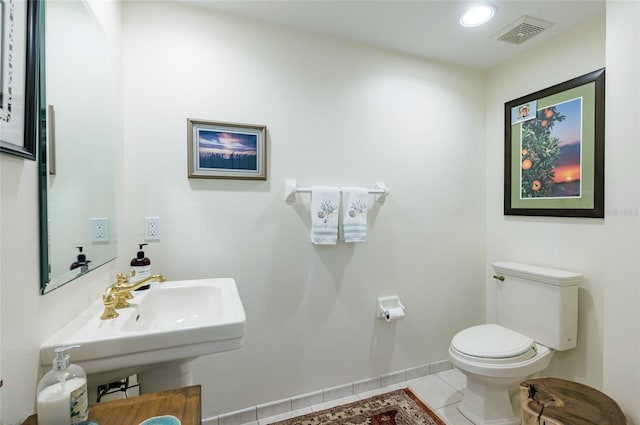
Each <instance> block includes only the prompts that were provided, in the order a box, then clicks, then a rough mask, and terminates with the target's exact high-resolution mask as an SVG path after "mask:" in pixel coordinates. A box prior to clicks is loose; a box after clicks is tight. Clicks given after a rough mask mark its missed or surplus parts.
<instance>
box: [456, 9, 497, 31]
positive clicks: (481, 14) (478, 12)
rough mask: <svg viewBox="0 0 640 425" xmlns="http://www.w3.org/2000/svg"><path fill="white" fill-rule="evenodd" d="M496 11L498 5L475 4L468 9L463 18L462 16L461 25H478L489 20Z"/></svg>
mask: <svg viewBox="0 0 640 425" xmlns="http://www.w3.org/2000/svg"><path fill="white" fill-rule="evenodd" d="M495 13H496V7H495V6H493V5H490V4H482V5H478V6H473V7H472V8H471V9H469V10H467V11H466V12H465V14H464V15H462V18H460V25H462V26H465V27H477V26H478V25H482V24H485V23H487V22H489V20H490V19H491V18H493V15H494V14H495Z"/></svg>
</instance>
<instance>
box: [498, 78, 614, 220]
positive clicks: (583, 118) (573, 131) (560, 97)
mask: <svg viewBox="0 0 640 425" xmlns="http://www.w3.org/2000/svg"><path fill="white" fill-rule="evenodd" d="M604 97H605V69H604V68H602V69H598V70H596V71H593V72H591V73H588V74H585V75H582V76H580V77H577V78H574V79H571V80H569V81H565V82H563V83H560V84H557V85H554V86H552V87H549V88H546V89H543V90H540V91H537V92H535V93H531V94H529V95H526V96H522V97H519V98H517V99H514V100H511V101H509V102H506V103H505V104H504V123H505V124H504V135H505V149H504V214H505V215H520V216H554V217H593V218H604V124H605V122H604V121H605V119H604V116H605V115H604V112H605V111H604V108H605V103H604V100H605V99H604ZM532 111H535V113H533V112H532Z"/></svg>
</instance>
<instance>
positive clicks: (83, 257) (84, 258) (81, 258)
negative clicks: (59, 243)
mask: <svg viewBox="0 0 640 425" xmlns="http://www.w3.org/2000/svg"><path fill="white" fill-rule="evenodd" d="M76 248H78V250H79V251H80V254H78V261H81V262H82V261H86V260H87V256H86V255H85V254H83V253H82V247H81V246H77V247H76Z"/></svg>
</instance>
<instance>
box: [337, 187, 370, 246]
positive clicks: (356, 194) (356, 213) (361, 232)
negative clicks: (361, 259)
mask: <svg viewBox="0 0 640 425" xmlns="http://www.w3.org/2000/svg"><path fill="white" fill-rule="evenodd" d="M368 194H369V191H368V190H367V189H366V188H363V187H343V188H342V234H343V237H344V241H345V242H365V241H366V240H367V198H368Z"/></svg>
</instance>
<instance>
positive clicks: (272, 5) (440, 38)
mask: <svg viewBox="0 0 640 425" xmlns="http://www.w3.org/2000/svg"><path fill="white" fill-rule="evenodd" d="M183 1H188V2H189V3H197V4H198V5H201V6H205V7H209V8H213V9H216V10H220V11H224V12H228V13H232V14H236V15H241V16H245V17H250V18H255V19H260V20H264V21H268V22H272V23H276V24H279V25H284V26H288V27H293V28H298V29H304V30H309V31H314V32H319V33H323V34H329V35H332V36H337V37H342V38H346V39H350V40H355V41H358V42H361V43H365V44H370V45H374V46H378V47H383V48H387V49H391V50H394V51H399V52H403V53H408V54H411V55H416V56H420V57H425V58H430V59H435V60H438V61H443V62H448V63H454V64H458V65H464V66H469V67H473V68H477V69H491V68H494V67H496V66H497V65H499V64H500V63H501V62H504V61H506V60H508V59H510V58H513V57H515V56H517V55H520V54H522V53H523V52H525V51H526V50H528V49H532V48H535V47H536V46H541V45H543V44H545V43H548V42H550V41H552V40H553V39H554V38H557V37H559V36H561V35H563V34H566V33H568V32H570V31H572V30H575V29H576V28H579V27H580V25H581V24H583V23H585V22H588V21H590V20H592V19H594V18H595V17H596V16H604V14H605V1H604V0H569V1H561V0H550V1H544V0H537V1H536V0H508V1H503V0H500V1H488V2H487V3H490V4H493V5H494V6H496V8H497V11H496V15H495V17H494V18H493V19H492V20H491V21H490V22H489V23H488V24H486V25H484V26H481V27H476V28H465V27H462V26H461V25H459V23H458V21H459V19H460V16H461V15H462V13H463V12H464V11H465V10H466V8H467V7H468V6H469V5H470V4H473V3H474V1H458V0H448V1H446V0H443V1H434V0H413V1H407V0H374V1H369V0H286V1H282V0H258V1H256V0H253V1H249V0H183ZM476 3H477V2H476ZM523 15H528V16H531V17H534V18H537V19H541V20H544V21H548V22H552V23H553V24H554V25H553V26H551V28H549V29H547V30H546V31H544V32H542V33H540V34H538V35H536V36H535V37H533V38H531V39H529V40H528V41H526V42H524V43H523V44H521V45H514V44H510V43H505V42H503V41H498V40H496V38H497V37H496V34H498V33H502V30H504V29H505V28H507V27H509V26H510V24H512V23H513V22H515V21H516V20H518V19H519V18H520V17H522V16H523Z"/></svg>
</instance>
